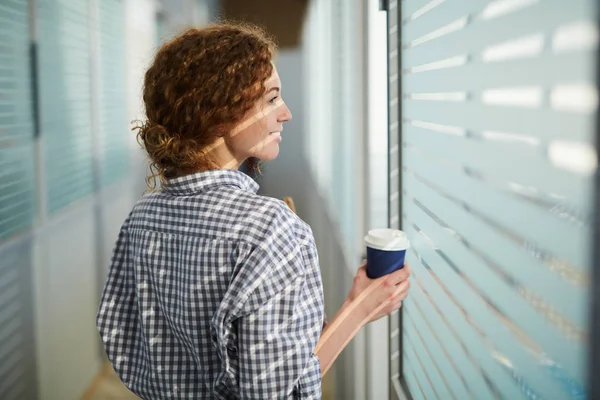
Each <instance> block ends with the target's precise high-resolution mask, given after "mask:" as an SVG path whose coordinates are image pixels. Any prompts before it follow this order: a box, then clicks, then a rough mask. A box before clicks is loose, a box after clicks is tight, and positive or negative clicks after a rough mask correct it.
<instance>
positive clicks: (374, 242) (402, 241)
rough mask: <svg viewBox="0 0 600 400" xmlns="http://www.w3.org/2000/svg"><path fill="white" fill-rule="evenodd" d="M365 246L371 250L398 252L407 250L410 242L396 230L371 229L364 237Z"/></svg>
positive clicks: (404, 234)
mask: <svg viewBox="0 0 600 400" xmlns="http://www.w3.org/2000/svg"><path fill="white" fill-rule="evenodd" d="M365 244H366V245H367V246H369V247H371V248H372V249H377V250H389V251H398V250H406V249H408V248H409V247H410V240H408V236H406V233H404V232H402V231H401V230H398V229H388V228H383V229H371V230H370V231H369V233H368V234H367V236H365Z"/></svg>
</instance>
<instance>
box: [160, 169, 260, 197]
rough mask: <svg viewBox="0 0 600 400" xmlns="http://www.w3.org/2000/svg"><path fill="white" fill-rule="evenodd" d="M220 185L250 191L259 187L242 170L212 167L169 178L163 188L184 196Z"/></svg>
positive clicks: (255, 190)
mask: <svg viewBox="0 0 600 400" xmlns="http://www.w3.org/2000/svg"><path fill="white" fill-rule="evenodd" d="M221 186H233V187H236V188H239V189H242V190H245V191H247V192H252V193H256V192H258V188H259V186H258V183H256V182H254V180H252V178H250V177H249V176H248V175H246V174H244V173H243V172H240V171H235V170H231V169H214V170H210V171H202V172H196V173H195V174H191V175H185V176H181V177H179V178H175V179H169V180H167V182H166V183H165V184H164V185H163V190H165V191H167V192H169V193H171V194H173V195H174V196H186V195H193V194H197V193H200V192H203V191H207V190H211V189H215V188H218V187H221Z"/></svg>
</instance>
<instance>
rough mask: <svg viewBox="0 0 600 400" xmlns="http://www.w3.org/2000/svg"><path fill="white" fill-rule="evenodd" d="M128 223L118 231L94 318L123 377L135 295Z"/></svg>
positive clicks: (129, 343) (126, 369) (130, 339)
mask: <svg viewBox="0 0 600 400" xmlns="http://www.w3.org/2000/svg"><path fill="white" fill-rule="evenodd" d="M128 222H129V219H127V220H126V221H125V223H124V224H123V226H122V227H121V231H120V232H119V237H118V239H117V242H116V245H115V248H114V250H113V255H112V259H111V262H110V268H109V272H108V277H107V279H106V284H105V286H104V290H103V292H102V298H101V300H100V306H99V309H98V313H97V316H96V326H97V328H98V331H99V333H100V337H101V339H102V342H103V345H104V349H105V351H106V354H107V356H108V358H109V360H110V362H111V363H112V365H113V367H114V368H115V370H116V371H117V372H118V373H119V375H120V376H121V377H123V376H127V374H128V372H129V369H130V367H131V364H130V363H131V362H132V360H130V359H129V357H128V355H127V354H128V351H130V350H131V348H132V347H133V341H134V337H133V336H132V334H131V332H135V323H136V322H135V321H134V320H131V318H130V315H131V309H132V308H135V292H134V290H133V289H132V288H133V287H134V277H133V270H132V269H131V268H129V267H128V261H129V259H128V251H127V248H128V240H127V237H128ZM132 326H133V327H132Z"/></svg>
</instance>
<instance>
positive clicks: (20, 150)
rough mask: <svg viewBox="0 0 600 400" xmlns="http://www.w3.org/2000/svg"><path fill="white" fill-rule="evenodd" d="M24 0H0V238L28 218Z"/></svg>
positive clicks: (30, 181)
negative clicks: (2, 0) (6, 0)
mask: <svg viewBox="0 0 600 400" xmlns="http://www.w3.org/2000/svg"><path fill="white" fill-rule="evenodd" d="M33 131H34V127H33V115H32V104H31V72H30V69H29V15H28V2H27V1H26V0H19V1H11V2H2V3H0V241H1V240H2V239H6V238H8V237H9V236H12V235H13V234H15V233H17V232H19V231H22V230H23V229H26V228H28V227H30V226H31V225H32V223H33V218H34V212H35V208H34V207H35V202H34V199H35V197H34V185H35V181H34V153H33V133H34V132H33Z"/></svg>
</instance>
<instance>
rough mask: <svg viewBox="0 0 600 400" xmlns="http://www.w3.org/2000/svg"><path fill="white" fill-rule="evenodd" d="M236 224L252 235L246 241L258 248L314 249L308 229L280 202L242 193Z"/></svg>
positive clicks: (271, 198)
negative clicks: (241, 222)
mask: <svg viewBox="0 0 600 400" xmlns="http://www.w3.org/2000/svg"><path fill="white" fill-rule="evenodd" d="M238 196H239V198H238V200H239V202H238V205H239V211H240V215H239V216H238V218H237V220H238V221H243V223H244V224H245V225H246V226H247V228H248V229H249V230H250V231H251V232H255V233H257V234H258V235H250V238H249V240H250V241H251V242H253V243H252V244H253V245H254V246H256V247H258V248H262V249H264V250H270V249H271V247H272V246H283V247H288V248H289V247H291V248H293V247H297V246H314V239H313V233H312V230H311V228H310V226H309V225H308V224H307V223H306V222H304V221H303V220H302V219H301V218H300V217H299V216H298V215H296V214H295V213H294V212H293V211H292V210H291V209H290V208H289V207H288V206H287V204H285V202H283V201H282V200H279V199H276V198H273V197H268V196H261V195H258V194H253V193H247V192H242V193H239V194H238Z"/></svg>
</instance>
